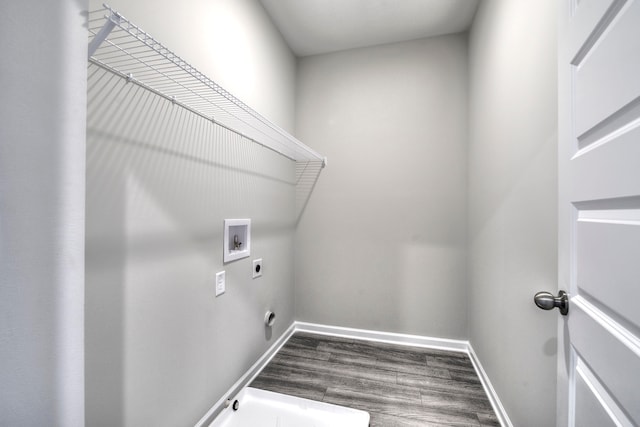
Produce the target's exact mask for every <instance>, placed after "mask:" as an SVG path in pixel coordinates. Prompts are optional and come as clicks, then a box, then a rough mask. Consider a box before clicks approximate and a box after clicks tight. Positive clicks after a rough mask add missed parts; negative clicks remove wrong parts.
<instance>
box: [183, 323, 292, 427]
mask: <svg viewBox="0 0 640 427" xmlns="http://www.w3.org/2000/svg"><path fill="white" fill-rule="evenodd" d="M294 332H295V322H294V323H292V324H291V326H289V327H288V328H287V330H286V331H284V333H283V334H282V335H281V336H280V338H278V339H277V340H276V342H274V343H273V345H272V346H271V347H269V349H268V350H267V351H266V352H265V353H264V354H263V355H262V356H260V358H259V359H258V361H257V362H256V363H254V364H253V366H251V367H250V368H249V370H248V371H247V372H245V374H244V375H243V376H242V377H240V379H239V380H238V381H236V383H235V384H234V385H232V386H231V388H229V390H227V392H226V393H225V394H224V395H223V396H222V397H221V398H220V400H218V401H217V402H216V403H215V404H214V405H213V406H212V407H211V409H209V410H208V411H207V413H206V414H205V415H204V416H203V417H202V418H201V419H200V421H198V422H197V423H196V425H195V427H207V426H209V424H211V423H212V422H213V420H214V418H215V417H216V416H218V414H219V413H220V412H222V410H223V409H224V408H225V403H226V401H227V400H228V399H231V398H232V397H234V396H235V395H236V394H238V393H240V391H242V389H243V388H245V387H246V386H247V385H248V384H250V383H251V381H253V379H254V378H255V377H257V376H258V374H259V373H260V372H261V371H262V370H263V369H264V367H265V366H267V364H268V363H269V362H270V361H271V359H272V358H273V356H275V355H276V353H277V352H278V351H279V350H280V348H281V347H282V346H283V345H284V344H285V343H286V342H287V341H288V340H289V338H290V337H291V335H293V333H294Z"/></svg>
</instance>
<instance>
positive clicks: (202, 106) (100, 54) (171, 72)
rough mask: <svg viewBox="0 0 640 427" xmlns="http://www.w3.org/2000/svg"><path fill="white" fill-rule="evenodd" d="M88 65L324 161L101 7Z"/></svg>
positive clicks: (289, 153) (299, 157)
mask: <svg viewBox="0 0 640 427" xmlns="http://www.w3.org/2000/svg"><path fill="white" fill-rule="evenodd" d="M88 59H89V62H91V63H93V64H95V65H97V66H99V67H102V68H104V69H107V70H109V71H111V72H113V73H115V74H117V75H119V76H121V77H122V78H124V79H127V81H128V82H130V83H133V84H137V85H139V86H141V87H144V88H145V89H147V90H149V91H151V92H153V93H155V94H156V95H158V96H161V97H163V98H166V99H167V100H170V101H171V102H173V103H174V104H177V105H180V106H181V107H183V108H186V109H187V110H189V111H191V112H192V113H194V114H197V115H199V116H201V117H203V118H206V119H208V120H211V121H212V122H214V123H216V124H217V125H219V126H221V127H223V128H225V129H228V130H230V131H232V132H235V133H237V134H239V135H241V136H243V137H245V138H247V139H249V140H251V141H253V142H255V143H256V144H259V145H261V146H263V147H265V148H268V149H270V150H272V151H275V152H276V153H278V154H281V155H283V156H285V157H287V158H289V159H291V160H294V161H319V162H321V163H322V167H324V166H325V165H326V157H323V156H322V155H320V154H319V153H318V152H316V151H315V150H313V149H312V148H310V147H308V146H306V145H305V144H303V143H302V142H300V141H299V140H297V139H296V138H294V137H293V136H291V135H290V134H289V133H287V132H286V131H285V130H283V129H282V128H280V127H278V126H277V125H275V124H274V123H272V122H271V121H269V120H268V119H266V118H265V117H263V116H262V115H260V114H258V113H257V112H256V111H254V110H253V109H251V108H250V107H249V106H247V105H246V104H245V103H243V102H242V101H240V100H239V99H238V98H236V97H235V96H233V95H232V94H231V93H229V92H228V91H226V90H225V89H224V88H222V87H221V86H220V85H219V84H217V83H216V82H214V81H213V80H211V79H210V78H208V77H207V76H206V75H204V74H203V73H201V72H200V71H198V70H197V69H196V68H194V67H193V66H191V65H189V64H188V63H187V62H186V61H184V60H183V59H182V58H180V57H179V56H178V55H176V54H175V53H173V52H172V51H170V50H169V49H167V48H166V47H165V46H163V45H162V44H161V43H159V42H158V41H157V40H156V39H154V38H153V37H151V36H150V35H149V34H147V33H146V32H144V31H143V30H142V29H140V27H138V26H137V25H135V24H133V23H132V22H131V21H129V20H128V19H126V18H125V17H124V16H122V15H121V14H120V13H118V12H116V11H114V10H113V9H112V8H111V7H109V6H108V5H106V4H104V5H103V9H100V10H97V11H92V12H90V13H89V48H88Z"/></svg>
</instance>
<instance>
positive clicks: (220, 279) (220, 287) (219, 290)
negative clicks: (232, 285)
mask: <svg viewBox="0 0 640 427" xmlns="http://www.w3.org/2000/svg"><path fill="white" fill-rule="evenodd" d="M225 290H226V283H225V272H224V271H221V272H219V273H216V296H220V295H222V294H224V291H225Z"/></svg>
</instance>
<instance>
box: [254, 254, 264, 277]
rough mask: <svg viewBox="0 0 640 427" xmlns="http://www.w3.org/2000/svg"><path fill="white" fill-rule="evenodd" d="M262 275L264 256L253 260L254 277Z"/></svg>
mask: <svg viewBox="0 0 640 427" xmlns="http://www.w3.org/2000/svg"><path fill="white" fill-rule="evenodd" d="M260 276H262V258H258V259H254V260H253V278H254V279H255V278H256V277H260Z"/></svg>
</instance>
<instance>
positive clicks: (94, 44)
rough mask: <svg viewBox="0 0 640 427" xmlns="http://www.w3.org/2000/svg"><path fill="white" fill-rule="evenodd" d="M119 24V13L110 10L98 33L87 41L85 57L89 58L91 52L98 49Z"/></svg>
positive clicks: (91, 54)
mask: <svg viewBox="0 0 640 427" xmlns="http://www.w3.org/2000/svg"><path fill="white" fill-rule="evenodd" d="M119 24H120V15H119V14H117V13H113V12H111V14H110V16H109V19H107V21H106V22H105V23H104V25H103V26H102V28H101V29H100V31H98V34H96V35H95V37H94V38H93V40H91V43H89V54H88V56H87V59H90V58H91V57H92V56H93V54H94V53H95V52H96V50H98V48H99V47H100V45H101V44H102V42H103V41H105V40H106V38H107V37H109V34H111V31H112V30H113V29H114V28H115V26H116V25H119Z"/></svg>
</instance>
